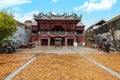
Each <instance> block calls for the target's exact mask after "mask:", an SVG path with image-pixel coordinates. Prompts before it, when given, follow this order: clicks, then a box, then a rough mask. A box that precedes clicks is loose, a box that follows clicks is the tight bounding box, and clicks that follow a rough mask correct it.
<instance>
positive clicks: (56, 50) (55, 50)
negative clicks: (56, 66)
mask: <svg viewBox="0 0 120 80" xmlns="http://www.w3.org/2000/svg"><path fill="white" fill-rule="evenodd" d="M78 51H79V53H81V54H84V53H87V54H88V53H89V54H102V53H104V52H103V51H100V50H97V49H91V48H86V47H81V46H79V47H73V46H68V47H65V46H64V47H56V48H55V47H54V46H43V47H35V48H32V49H17V52H16V53H60V54H62V53H64V54H65V53H78Z"/></svg>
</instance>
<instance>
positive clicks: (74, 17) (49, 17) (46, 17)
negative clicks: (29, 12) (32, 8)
mask: <svg viewBox="0 0 120 80" xmlns="http://www.w3.org/2000/svg"><path fill="white" fill-rule="evenodd" d="M34 19H39V20H81V16H77V14H75V13H73V14H71V15H68V14H67V13H64V14H63V15H59V14H56V15H55V14H53V13H49V14H46V15H45V14H43V13H40V14H39V15H34Z"/></svg>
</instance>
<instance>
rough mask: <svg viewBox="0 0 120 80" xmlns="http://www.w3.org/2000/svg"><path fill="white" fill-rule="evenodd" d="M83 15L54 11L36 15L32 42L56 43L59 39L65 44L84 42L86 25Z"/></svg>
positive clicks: (42, 43) (38, 43) (48, 44)
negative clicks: (61, 13) (55, 12)
mask: <svg viewBox="0 0 120 80" xmlns="http://www.w3.org/2000/svg"><path fill="white" fill-rule="evenodd" d="M81 18H82V16H77V15H76V14H71V15H68V14H66V13H64V14H63V15H59V14H57V15H54V14H52V13H49V14H43V13H40V14H38V15H34V21H32V23H31V28H32V33H31V40H30V41H31V42H32V43H35V44H37V45H42V46H43V45H47V46H51V45H55V44H56V41H57V40H59V41H60V44H61V45H63V46H72V45H76V46H77V45H78V44H80V43H82V41H83V36H82V33H83V31H84V27H85V25H84V24H83V23H82V21H81Z"/></svg>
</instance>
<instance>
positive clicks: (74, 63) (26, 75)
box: [13, 54, 119, 80]
mask: <svg viewBox="0 0 120 80" xmlns="http://www.w3.org/2000/svg"><path fill="white" fill-rule="evenodd" d="M13 80H119V79H118V78H116V77H115V76H113V75H112V74H110V73H108V72H106V71H105V70H103V69H101V68H100V67H98V66H96V65H94V64H92V63H91V62H89V61H87V60H86V59H84V58H83V57H81V56H80V55H79V54H41V55H39V56H38V58H37V59H36V60H34V61H33V62H32V63H31V64H30V65H28V66H27V67H26V68H25V69H24V70H23V71H21V72H20V73H19V74H18V75H16V76H15V77H14V78H13Z"/></svg>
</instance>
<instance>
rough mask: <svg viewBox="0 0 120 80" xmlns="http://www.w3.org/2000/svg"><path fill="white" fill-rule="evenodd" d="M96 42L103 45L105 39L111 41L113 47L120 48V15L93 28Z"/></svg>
mask: <svg viewBox="0 0 120 80" xmlns="http://www.w3.org/2000/svg"><path fill="white" fill-rule="evenodd" d="M92 32H93V34H94V38H93V39H94V40H95V41H94V43H95V44H97V45H100V44H101V45H102V44H103V42H104V41H109V42H110V43H111V49H114V50H120V15H118V16H116V17H114V18H112V19H110V20H108V21H106V22H105V23H103V24H101V25H100V27H99V28H96V29H93V30H92Z"/></svg>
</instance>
